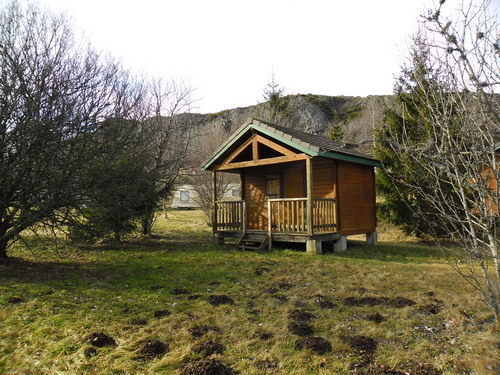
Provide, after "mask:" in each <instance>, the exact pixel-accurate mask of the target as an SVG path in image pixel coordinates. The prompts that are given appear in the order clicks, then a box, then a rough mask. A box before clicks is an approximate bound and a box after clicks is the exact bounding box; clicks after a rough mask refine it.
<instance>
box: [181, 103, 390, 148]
mask: <svg viewBox="0 0 500 375" xmlns="http://www.w3.org/2000/svg"><path fill="white" fill-rule="evenodd" d="M283 100H286V101H287V102H288V104H289V107H290V110H289V112H290V114H289V116H285V120H286V124H283V125H286V126H291V127H293V128H296V129H299V130H302V131H306V132H309V133H313V134H320V135H325V136H327V135H328V133H329V131H330V128H331V126H332V125H333V124H334V123H340V125H341V127H342V128H343V130H344V132H345V139H344V141H345V142H347V143H353V144H359V147H360V149H361V150H362V151H365V152H368V153H369V154H372V152H373V150H372V144H373V128H374V126H376V125H378V124H379V123H380V121H382V116H383V111H384V108H386V107H390V106H392V105H393V100H394V98H393V97H392V96H368V97H350V96H324V95H313V94H307V95H303V94H298V95H288V96H285V97H283ZM264 105H265V104H257V105H254V106H249V107H241V108H233V109H227V110H224V111H220V112H218V113H210V114H183V115H181V116H186V117H187V118H188V119H189V122H190V123H191V126H192V127H193V128H197V129H198V130H199V131H201V132H207V133H210V132H211V131H212V130H213V129H216V128H222V129H224V130H225V131H226V132H227V133H228V134H229V133H231V132H233V131H235V130H236V129H238V128H239V127H240V126H241V125H243V124H244V123H245V121H246V120H247V119H248V118H249V117H259V114H260V113H261V112H262V111H261V109H262V107H263V106H264Z"/></svg>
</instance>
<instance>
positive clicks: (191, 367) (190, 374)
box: [179, 358, 234, 375]
mask: <svg viewBox="0 0 500 375" xmlns="http://www.w3.org/2000/svg"><path fill="white" fill-rule="evenodd" d="M179 374H180V375H232V374H234V371H233V369H232V368H231V367H227V366H226V365H224V364H223V363H222V362H220V361H218V360H216V359H210V358H207V359H200V360H197V361H190V362H188V363H186V364H185V365H184V366H183V367H182V368H181V370H180V372H179Z"/></svg>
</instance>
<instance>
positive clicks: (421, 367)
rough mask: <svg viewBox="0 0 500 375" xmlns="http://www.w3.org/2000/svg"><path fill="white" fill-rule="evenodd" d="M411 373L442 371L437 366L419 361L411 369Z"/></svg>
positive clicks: (437, 373)
mask: <svg viewBox="0 0 500 375" xmlns="http://www.w3.org/2000/svg"><path fill="white" fill-rule="evenodd" d="M410 374H411V375H441V374H442V371H441V370H438V369H437V368H435V367H434V366H433V365H431V364H430V363H419V364H418V365H416V366H413V367H412V368H411V369H410Z"/></svg>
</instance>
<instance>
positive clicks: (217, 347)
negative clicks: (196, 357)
mask: <svg viewBox="0 0 500 375" xmlns="http://www.w3.org/2000/svg"><path fill="white" fill-rule="evenodd" d="M191 350H192V351H193V352H195V353H199V354H201V355H203V356H204V357H208V356H211V355H212V354H221V353H223V352H224V351H225V350H226V346H225V345H223V344H221V343H218V342H214V341H207V342H201V343H198V344H196V345H194V346H193V348H192V349H191Z"/></svg>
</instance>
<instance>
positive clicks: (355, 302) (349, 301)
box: [344, 297, 416, 308]
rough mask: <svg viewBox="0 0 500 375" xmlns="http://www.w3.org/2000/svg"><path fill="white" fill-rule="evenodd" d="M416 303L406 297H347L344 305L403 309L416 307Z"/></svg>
mask: <svg viewBox="0 0 500 375" xmlns="http://www.w3.org/2000/svg"><path fill="white" fill-rule="evenodd" d="M415 303H416V302H415V301H412V300H411V299H408V298H404V297H395V298H388V297H347V298H345V299H344V305H347V306H375V305H384V306H391V307H397V308H402V307H406V306H413V305H415Z"/></svg>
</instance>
